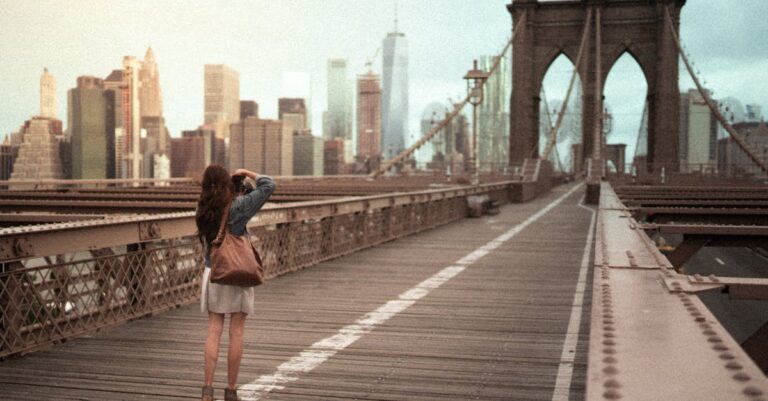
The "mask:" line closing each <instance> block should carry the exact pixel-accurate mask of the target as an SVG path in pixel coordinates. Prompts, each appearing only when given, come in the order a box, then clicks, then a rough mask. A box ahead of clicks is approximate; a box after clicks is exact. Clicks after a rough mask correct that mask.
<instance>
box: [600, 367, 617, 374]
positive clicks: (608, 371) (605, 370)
mask: <svg viewBox="0 0 768 401" xmlns="http://www.w3.org/2000/svg"><path fill="white" fill-rule="evenodd" d="M603 373H605V374H606V375H609V376H613V375H616V374H618V373H619V369H616V367H615V366H606V367H605V368H603Z"/></svg>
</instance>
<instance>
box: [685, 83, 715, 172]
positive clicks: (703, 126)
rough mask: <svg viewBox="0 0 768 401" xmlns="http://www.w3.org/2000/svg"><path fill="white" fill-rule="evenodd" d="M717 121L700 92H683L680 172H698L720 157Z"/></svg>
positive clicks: (693, 90) (691, 90)
mask: <svg viewBox="0 0 768 401" xmlns="http://www.w3.org/2000/svg"><path fill="white" fill-rule="evenodd" d="M717 127H718V124H717V120H716V119H715V116H714V114H712V112H711V111H710V110H709V107H708V106H707V103H706V101H704V98H703V97H702V96H701V94H700V93H699V91H697V90H695V89H690V90H689V91H688V92H686V93H681V94H680V137H679V140H680V155H679V158H680V171H681V172H689V171H694V170H695V171H698V170H699V169H700V168H701V167H706V166H705V165H708V164H710V163H712V164H714V162H715V161H716V160H717Z"/></svg>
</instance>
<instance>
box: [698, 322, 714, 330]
mask: <svg viewBox="0 0 768 401" xmlns="http://www.w3.org/2000/svg"><path fill="white" fill-rule="evenodd" d="M699 327H701V328H702V329H710V328H712V326H710V325H709V324H708V323H702V324H700V325H699Z"/></svg>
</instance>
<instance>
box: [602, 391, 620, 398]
mask: <svg viewBox="0 0 768 401" xmlns="http://www.w3.org/2000/svg"><path fill="white" fill-rule="evenodd" d="M603 398H605V399H607V400H618V399H621V393H619V392H618V391H616V390H615V389H610V390H608V391H606V392H604V393H603Z"/></svg>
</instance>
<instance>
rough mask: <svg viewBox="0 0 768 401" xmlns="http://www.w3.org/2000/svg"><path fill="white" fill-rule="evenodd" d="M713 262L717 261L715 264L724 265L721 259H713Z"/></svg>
mask: <svg viewBox="0 0 768 401" xmlns="http://www.w3.org/2000/svg"><path fill="white" fill-rule="evenodd" d="M715 261H717V263H720V265H725V262H723V261H722V259H720V258H715Z"/></svg>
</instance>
